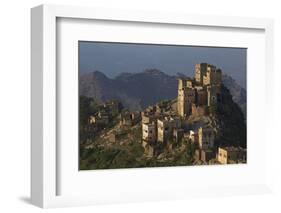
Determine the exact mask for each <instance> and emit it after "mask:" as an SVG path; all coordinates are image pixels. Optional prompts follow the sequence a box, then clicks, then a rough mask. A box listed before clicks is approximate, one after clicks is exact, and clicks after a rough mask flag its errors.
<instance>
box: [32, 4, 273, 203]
mask: <svg viewBox="0 0 281 213" xmlns="http://www.w3.org/2000/svg"><path fill="white" fill-rule="evenodd" d="M31 14H32V20H31V21H32V32H31V34H32V37H31V39H32V48H31V50H32V147H31V153H32V162H31V167H32V175H31V176H32V188H31V198H32V203H34V204H35V205H38V206H41V207H56V206H73V205H89V204H97V203H116V202H139V201H144V200H165V199H178V198H187V197H194V196H208V195H219V196H220V195H233V194H237V195H240V194H252V193H264V192H270V185H271V182H270V180H271V169H270V168H271V166H270V154H269V153H270V146H269V144H270V141H269V138H270V136H269V131H270V125H269V123H270V110H268V109H270V107H271V106H272V103H273V99H272V96H271V95H270V93H269V91H270V90H271V89H272V86H273V85H272V84H270V83H269V82H270V78H271V77H272V73H273V67H272V66H273V65H272V64H273V63H272V55H273V54H272V47H273V41H272V30H273V24H272V20H269V19H255V18H237V17H216V16H196V15H192V16H191V15H187V14H161V13H151V12H146V11H143V12H142V11H122V10H112V9H108V10H102V9H99V8H79V7H66V6H52V5H43V6H39V7H36V8H33V9H32V11H31ZM265 109H267V110H265ZM257 115H258V116H257ZM261 124H262V125H261ZM121 195H122V196H121Z"/></svg>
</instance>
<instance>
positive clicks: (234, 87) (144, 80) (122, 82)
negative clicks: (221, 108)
mask: <svg viewBox="0 0 281 213" xmlns="http://www.w3.org/2000/svg"><path fill="white" fill-rule="evenodd" d="M179 76H181V77H182V76H184V74H182V73H178V74H177V76H170V75H167V74H165V73H164V72H161V71H160V70H157V69H148V70H145V71H143V72H140V73H122V74H120V75H119V76H117V77H116V78H114V79H110V78H108V77H107V76H106V75H104V74H103V73H102V72H99V71H94V72H91V73H86V74H82V75H80V84H79V89H80V95H84V96H87V97H93V98H94V99H95V100H96V101H97V102H104V101H107V100H112V99H118V100H121V101H122V103H123V105H124V106H125V107H127V108H129V109H130V110H141V109H144V108H146V107H147V106H148V105H153V104H155V103H157V102H159V101H161V100H164V99H174V98H176V96H177V77H179ZM223 83H224V85H225V86H226V87H227V88H228V89H229V91H230V94H231V95H232V96H233V101H234V102H235V103H237V104H238V105H239V106H240V108H241V109H242V111H243V113H244V115H245V114H246V90H245V89H244V88H242V87H240V86H239V85H238V84H237V83H236V82H235V80H234V79H233V78H231V77H230V76H227V75H223Z"/></svg>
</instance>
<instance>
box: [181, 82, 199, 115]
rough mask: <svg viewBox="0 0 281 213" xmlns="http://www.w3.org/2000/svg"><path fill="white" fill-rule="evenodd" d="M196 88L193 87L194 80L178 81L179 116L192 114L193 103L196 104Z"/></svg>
mask: <svg viewBox="0 0 281 213" xmlns="http://www.w3.org/2000/svg"><path fill="white" fill-rule="evenodd" d="M195 92H196V91H195V88H194V87H193V84H192V80H191V79H189V78H187V79H183V78H181V79H179V80H178V104H177V105H178V114H179V115H180V116H182V117H185V116H188V115H190V114H191V110H192V108H191V106H192V103H194V102H195Z"/></svg>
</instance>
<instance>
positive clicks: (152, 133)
mask: <svg viewBox="0 0 281 213" xmlns="http://www.w3.org/2000/svg"><path fill="white" fill-rule="evenodd" d="M142 139H143V140H145V141H147V142H149V143H154V142H156V139H157V135H156V123H155V122H152V123H146V124H145V123H143V124H142Z"/></svg>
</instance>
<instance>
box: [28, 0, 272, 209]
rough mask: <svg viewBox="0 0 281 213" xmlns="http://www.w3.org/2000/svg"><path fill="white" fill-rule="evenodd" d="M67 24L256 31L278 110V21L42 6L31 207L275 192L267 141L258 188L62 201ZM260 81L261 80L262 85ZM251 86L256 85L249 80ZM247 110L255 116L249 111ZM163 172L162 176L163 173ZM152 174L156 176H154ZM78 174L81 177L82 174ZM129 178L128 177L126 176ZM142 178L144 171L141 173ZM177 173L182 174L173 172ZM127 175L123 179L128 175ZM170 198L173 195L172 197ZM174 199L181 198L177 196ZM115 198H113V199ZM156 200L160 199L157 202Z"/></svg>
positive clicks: (35, 38) (36, 31)
mask: <svg viewBox="0 0 281 213" xmlns="http://www.w3.org/2000/svg"><path fill="white" fill-rule="evenodd" d="M58 18H64V19H83V20H85V19H87V20H108V21H119V22H133V23H153V24H156V25H168V26H173V25H174V26H177V25H181V26H185V25H186V26H191V25H192V26H200V27H212V28H227V29H228V30H230V31H231V30H232V29H256V30H262V31H264V35H265V38H264V41H265V53H264V54H265V58H264V60H265V67H264V68H263V69H262V70H263V71H262V72H263V73H262V74H264V76H266V79H263V80H264V83H265V90H266V91H265V96H264V97H265V98H266V103H264V104H267V106H270V105H272V104H273V102H274V100H273V98H272V95H270V92H269V91H270V90H271V89H272V88H273V85H272V83H270V80H271V78H272V76H273V21H272V20H271V19H257V18H241V17H217V16H203V15H188V14H173V13H169V14H167V13H154V12H147V11H123V10H113V9H101V8H84V7H74V6H57V5H56V6H54V5H41V6H38V7H35V8H32V10H31V26H32V29H31V43H32V45H31V58H32V62H31V65H32V66H31V69H32V70H31V73H32V76H31V78H32V79H31V80H32V88H31V90H32V91H31V93H32V94H31V95H32V96H31V97H32V103H31V112H32V118H31V124H32V126H31V131H32V134H31V135H32V143H31V145H32V146H31V201H32V203H33V204H35V205H37V206H40V207H43V208H47V207H62V206H76V205H91V204H98V203H114V202H129V201H132V202H137V201H142V200H165V199H173V198H174V199H178V198H187V197H194V196H196V197H197V196H213V195H217V194H218V195H233V194H237V195H240V194H251V193H264V192H270V191H271V178H272V174H271V164H270V162H271V161H270V154H269V153H270V149H271V147H269V146H268V143H270V141H268V140H266V141H264V142H263V143H264V146H265V147H266V148H267V152H266V154H265V156H266V163H265V166H264V167H262V168H261V170H262V171H261V172H263V173H264V174H266V178H265V179H264V180H263V181H261V182H260V183H258V184H256V183H255V184H253V185H251V184H248V183H245V184H241V185H233V186H231V185H223V184H222V185H221V186H219V187H213V186H211V187H209V188H207V187H200V186H198V189H191V188H190V189H188V190H187V188H184V187H183V189H182V190H181V189H179V188H177V187H174V188H173V187H170V188H169V189H167V190H165V194H163V191H161V190H159V191H157V190H156V191H155V193H154V194H153V193H152V195H151V196H145V195H140V194H136V193H135V195H133V194H130V193H128V194H123V196H119V195H118V193H117V195H112V196H111V195H110V194H109V193H108V196H106V193H105V194H104V195H103V196H99V195H96V196H90V195H86V194H85V195H79V196H78V195H77V196H76V195H75V196H74V195H69V196H68V195H59V196H58V193H57V190H58V184H59V183H58V173H59V171H58V170H59V169H60V167H58V166H57V163H58V162H57V159H58V157H59V156H58V152H57V144H56V141H57V129H56V126H57V125H56V122H57V104H58V100H57V88H58V84H59V82H58V81H57V72H56V70H57V58H56V57H57V52H56V51H57V42H56V36H57V20H58ZM259 80H261V79H259ZM248 81H251V79H248ZM248 110H251V108H249V109H248ZM269 114H270V111H269V112H268V114H266V115H265V116H264V118H263V121H264V122H265V124H266V126H265V128H264V129H265V134H269V131H270V129H269V128H270V126H269V124H268V123H269V122H270V120H269V119H270V118H269V117H270V116H269ZM182 169H184V168H182ZM158 170H161V168H160V169H159V168H158ZM151 171H152V170H151ZM77 172H78V171H77ZM124 172H125V173H126V172H127V171H124ZM138 172H139V171H138ZM174 172H175V173H177V172H178V171H177V170H174ZM125 173H124V174H125ZM169 192H170V195H169ZM175 193H176V194H177V195H175ZM113 194H114V193H113ZM155 195H158V196H157V197H156V196H155Z"/></svg>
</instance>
